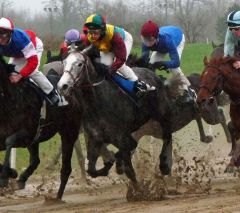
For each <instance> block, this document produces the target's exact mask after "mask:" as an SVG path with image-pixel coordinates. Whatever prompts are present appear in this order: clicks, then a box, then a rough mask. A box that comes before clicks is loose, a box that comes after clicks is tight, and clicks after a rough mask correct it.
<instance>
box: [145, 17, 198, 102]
mask: <svg viewBox="0 0 240 213" xmlns="http://www.w3.org/2000/svg"><path fill="white" fill-rule="evenodd" d="M141 39H142V42H143V43H142V58H143V59H144V60H145V61H146V62H148V63H149V64H150V66H151V67H153V68H158V69H160V70H165V69H169V70H170V71H171V72H172V74H173V77H172V79H171V80H174V79H176V80H177V81H178V82H179V83H180V84H181V85H180V86H179V90H180V93H181V98H180V100H181V101H182V102H183V103H184V102H192V101H193V98H192V97H191V95H190V94H189V86H190V83H189V81H188V79H187V78H186V77H185V76H184V74H183V72H182V70H181V68H180V59H181V55H182V51H183V48H184V44H185V37H184V34H183V32H182V30H181V29H180V28H178V27H175V26H163V27H160V28H159V27H158V25H157V24H155V23H154V22H152V21H150V20H149V21H147V22H146V23H145V24H143V26H142V28H141ZM150 51H153V52H152V54H151V57H150V60H149V54H150ZM166 54H168V55H169V58H170V60H169V61H163V58H164V56H165V55H166Z"/></svg>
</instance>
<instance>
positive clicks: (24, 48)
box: [0, 17, 59, 105]
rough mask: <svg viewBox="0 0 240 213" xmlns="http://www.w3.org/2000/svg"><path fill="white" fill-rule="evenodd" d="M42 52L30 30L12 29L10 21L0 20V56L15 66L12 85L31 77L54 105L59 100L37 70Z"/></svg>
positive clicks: (11, 77)
mask: <svg viewBox="0 0 240 213" xmlns="http://www.w3.org/2000/svg"><path fill="white" fill-rule="evenodd" d="M42 52H43V43H42V41H41V40H40V39H39V38H38V37H36V34H35V33H34V32H33V31H31V30H26V31H23V30H20V29H17V28H15V27H14V25H13V22H12V20H10V19H8V18H4V17H2V18H0V55H3V56H8V57H10V59H9V63H11V64H14V65H15V70H16V71H17V72H18V73H17V74H16V73H12V74H11V75H10V76H9V79H10V81H11V82H12V83H17V82H19V81H20V80H21V79H22V78H24V77H31V78H32V79H33V80H34V82H35V83H36V84H37V85H38V86H39V87H40V88H41V89H42V90H43V92H44V93H45V94H46V98H47V99H48V101H49V102H50V103H51V104H52V105H54V104H57V103H58V101H59V99H58V95H57V94H56V91H55V89H54V88H53V85H52V84H51V83H50V82H49V81H48V79H47V78H46V76H44V75H43V74H42V72H40V71H39V70H38V67H39V65H40V60H41V56H42Z"/></svg>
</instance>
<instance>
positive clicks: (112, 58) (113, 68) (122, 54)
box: [84, 14, 155, 92]
mask: <svg viewBox="0 0 240 213" xmlns="http://www.w3.org/2000/svg"><path fill="white" fill-rule="evenodd" d="M84 26H85V27H87V28H88V34H87V39H88V42H89V44H92V45H93V46H94V47H96V48H97V49H98V50H99V51H100V62H101V63H103V64H105V65H107V66H110V69H109V72H110V74H115V73H116V72H117V71H118V72H119V73H120V74H122V75H123V76H124V77H125V78H126V79H128V80H130V81H134V82H135V83H134V85H135V86H134V89H135V91H136V92H142V91H147V90H155V87H153V86H152V87H151V86H149V85H148V84H146V83H144V82H143V81H139V80H138V77H137V76H136V74H135V73H134V72H133V70H132V69H131V68H130V67H129V66H127V65H126V64H125V62H126V60H127V57H128V56H129V54H130V52H131V49H132V44H133V39H132V35H131V34H130V33H128V32H127V31H125V30H124V29H122V28H119V27H116V26H113V25H110V24H106V19H105V17H103V16H101V15H99V14H92V15H90V16H89V17H88V18H87V19H86V22H85V24H84Z"/></svg>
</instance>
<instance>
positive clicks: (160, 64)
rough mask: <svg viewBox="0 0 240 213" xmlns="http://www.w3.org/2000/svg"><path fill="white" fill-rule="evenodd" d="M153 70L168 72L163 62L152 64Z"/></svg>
mask: <svg viewBox="0 0 240 213" xmlns="http://www.w3.org/2000/svg"><path fill="white" fill-rule="evenodd" d="M152 67H153V69H159V70H167V69H168V68H167V66H166V64H165V63H164V62H163V61H158V62H155V63H154V64H152Z"/></svg>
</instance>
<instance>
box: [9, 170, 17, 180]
mask: <svg viewBox="0 0 240 213" xmlns="http://www.w3.org/2000/svg"><path fill="white" fill-rule="evenodd" d="M9 177H10V178H14V179H15V178H17V177H18V172H17V171H16V170H15V169H11V172H10V175H9Z"/></svg>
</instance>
